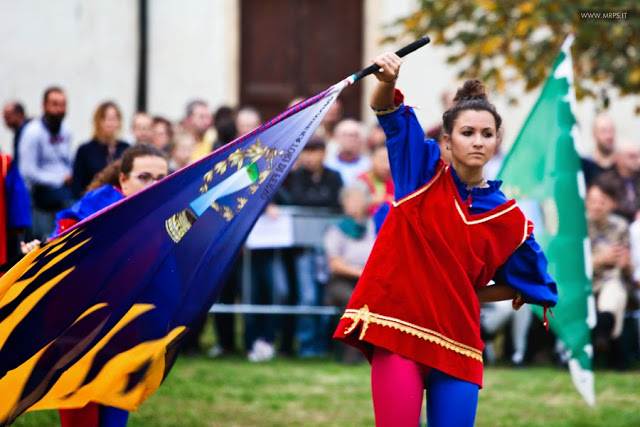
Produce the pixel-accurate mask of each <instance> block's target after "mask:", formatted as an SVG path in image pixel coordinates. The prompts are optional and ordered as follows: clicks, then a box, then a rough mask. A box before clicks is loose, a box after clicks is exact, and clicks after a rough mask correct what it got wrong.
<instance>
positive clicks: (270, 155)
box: [264, 148, 278, 169]
mask: <svg viewBox="0 0 640 427" xmlns="http://www.w3.org/2000/svg"><path fill="white" fill-rule="evenodd" d="M277 155H278V150H277V149H276V148H269V149H268V150H267V152H266V153H265V156H264V160H265V161H267V162H269V166H268V167H269V169H271V168H272V167H273V159H274V158H275V157H276V156H277Z"/></svg>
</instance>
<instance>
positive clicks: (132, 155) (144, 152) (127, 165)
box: [86, 144, 167, 193]
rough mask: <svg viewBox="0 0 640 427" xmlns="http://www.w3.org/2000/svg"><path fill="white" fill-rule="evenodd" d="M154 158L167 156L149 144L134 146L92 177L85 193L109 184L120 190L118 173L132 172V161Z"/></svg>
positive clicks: (165, 157)
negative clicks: (139, 158) (147, 157)
mask: <svg viewBox="0 0 640 427" xmlns="http://www.w3.org/2000/svg"><path fill="white" fill-rule="evenodd" d="M144 156H154V157H161V158H163V159H165V160H166V159H167V156H166V154H165V153H164V152H162V150H160V149H158V148H156V147H154V146H153V145H149V144H136V145H133V146H131V147H129V148H127V149H126V150H124V152H123V153H122V157H121V158H119V159H118V160H116V161H115V162H113V163H111V164H109V165H107V167H105V168H104V169H102V170H101V171H100V172H98V173H97V174H96V176H94V177H93V179H92V180H91V182H90V183H89V185H88V186H87V190H86V192H87V193H88V192H89V191H92V190H95V189H96V188H100V187H102V186H103V185H106V184H110V185H113V186H114V187H116V188H120V172H122V173H125V174H126V173H129V172H131V171H132V170H133V161H134V160H135V159H136V158H138V157H144Z"/></svg>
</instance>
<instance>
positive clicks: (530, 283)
mask: <svg viewBox="0 0 640 427" xmlns="http://www.w3.org/2000/svg"><path fill="white" fill-rule="evenodd" d="M494 280H495V282H496V283H500V284H505V285H508V286H510V287H512V288H514V289H515V290H516V291H517V292H519V293H520V294H521V295H522V298H523V299H524V301H525V302H527V303H531V304H536V305H541V306H547V307H553V306H555V305H556V303H557V302H558V290H557V289H556V282H555V280H553V278H552V277H551V276H550V275H549V273H548V272H547V258H546V257H545V255H544V252H542V249H541V248H540V246H539V245H538V243H537V242H536V240H535V238H534V237H533V234H531V235H530V236H529V237H528V238H527V240H525V242H524V243H523V244H522V245H520V247H519V248H518V249H516V251H515V252H514V253H513V254H511V256H510V257H509V259H507V262H505V263H504V265H503V266H501V267H500V268H499V269H498V271H497V272H496V274H495V278H494Z"/></svg>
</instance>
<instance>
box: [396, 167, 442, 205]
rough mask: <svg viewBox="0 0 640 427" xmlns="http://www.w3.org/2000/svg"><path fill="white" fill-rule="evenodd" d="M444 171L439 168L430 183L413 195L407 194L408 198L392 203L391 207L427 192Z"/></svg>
mask: <svg viewBox="0 0 640 427" xmlns="http://www.w3.org/2000/svg"><path fill="white" fill-rule="evenodd" d="M444 170H445V168H443V167H440V170H438V172H437V173H436V174H435V176H434V177H433V178H431V181H429V182H427V183H426V184H425V185H423V186H422V188H419V189H417V190H416V191H414V192H413V193H411V194H409V195H408V196H405V197H403V198H402V199H400V200H398V201H397V202H393V206H394V207H398V206H400V205H401V204H402V203H404V202H406V201H407V200H410V199H413V198H414V197H416V196H419V195H420V194H422V193H424V192H425V191H427V190H428V189H429V187H431V186H432V185H433V183H434V182H436V180H437V179H438V178H440V175H442V172H443V171H444Z"/></svg>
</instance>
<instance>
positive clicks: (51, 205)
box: [18, 86, 73, 241]
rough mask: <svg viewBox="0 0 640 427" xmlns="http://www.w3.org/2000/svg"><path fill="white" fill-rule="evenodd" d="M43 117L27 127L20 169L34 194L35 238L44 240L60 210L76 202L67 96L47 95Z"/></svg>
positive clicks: (22, 138)
mask: <svg viewBox="0 0 640 427" xmlns="http://www.w3.org/2000/svg"><path fill="white" fill-rule="evenodd" d="M43 109H44V114H43V115H42V117H41V118H40V119H36V120H32V121H30V122H29V124H27V126H26V127H25V129H24V131H23V132H22V135H21V136H20V141H19V143H18V150H19V159H20V160H19V168H20V172H21V173H22V176H23V177H24V180H25V183H26V184H27V187H28V188H29V189H30V191H31V200H32V206H33V228H32V236H31V237H33V238H34V239H40V240H42V241H45V240H46V239H47V236H48V235H49V234H50V233H51V231H52V230H53V228H54V225H55V214H56V212H57V211H59V210H62V209H65V208H68V207H69V206H71V204H72V203H73V196H72V193H71V187H70V184H71V177H72V166H73V160H72V159H73V158H72V153H71V131H70V129H69V127H68V126H67V124H66V123H65V122H64V121H63V119H64V116H65V114H66V111H67V97H66V96H65V94H64V91H63V90H62V89H61V88H59V87H55V86H54V87H50V88H48V89H47V90H45V92H44V97H43Z"/></svg>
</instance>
